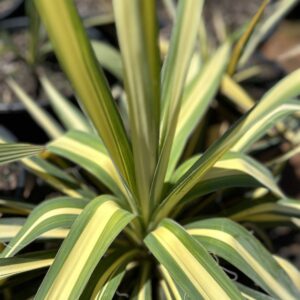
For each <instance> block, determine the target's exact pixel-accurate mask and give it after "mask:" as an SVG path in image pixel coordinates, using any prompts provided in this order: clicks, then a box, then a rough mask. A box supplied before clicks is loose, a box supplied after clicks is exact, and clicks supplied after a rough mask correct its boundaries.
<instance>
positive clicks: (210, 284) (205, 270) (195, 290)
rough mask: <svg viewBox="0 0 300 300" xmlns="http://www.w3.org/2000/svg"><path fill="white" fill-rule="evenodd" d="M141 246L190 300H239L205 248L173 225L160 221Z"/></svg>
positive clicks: (229, 282) (238, 295)
mask: <svg viewBox="0 0 300 300" xmlns="http://www.w3.org/2000/svg"><path fill="white" fill-rule="evenodd" d="M145 243H146V245H147V247H148V248H149V249H150V251H151V252H152V253H153V254H154V256H155V257H156V258H157V259H158V261H159V262H160V263H161V264H162V265H163V266H164V267H165V268H166V269H167V270H168V272H170V274H171V276H172V277H173V279H174V280H175V282H176V283H177V284H178V285H179V286H180V287H181V288H182V289H183V290H184V291H185V292H186V293H187V295H188V296H189V297H191V298H192V299H202V298H204V299H224V300H225V299H228V300H229V299H231V300H233V299H242V296H241V294H240V293H239V291H238V290H237V288H236V287H235V286H234V284H233V283H232V282H231V281H230V279H229V278H228V277H227V276H226V275H225V273H224V272H223V270H222V269H221V268H220V267H219V266H218V265H217V264H216V262H215V261H214V260H213V258H212V257H211V256H210V255H209V253H208V252H207V251H206V250H205V248H204V247H203V246H202V245H201V244H200V243H197V242H196V240H194V239H193V238H192V237H191V236H190V235H189V234H188V233H187V232H186V231H185V230H184V229H183V228H181V227H180V226H179V225H178V224H176V223H175V222H173V221H171V220H164V221H162V222H161V223H160V225H159V227H158V228H157V229H156V230H154V231H153V232H151V233H150V234H149V235H148V236H147V237H146V239H145Z"/></svg>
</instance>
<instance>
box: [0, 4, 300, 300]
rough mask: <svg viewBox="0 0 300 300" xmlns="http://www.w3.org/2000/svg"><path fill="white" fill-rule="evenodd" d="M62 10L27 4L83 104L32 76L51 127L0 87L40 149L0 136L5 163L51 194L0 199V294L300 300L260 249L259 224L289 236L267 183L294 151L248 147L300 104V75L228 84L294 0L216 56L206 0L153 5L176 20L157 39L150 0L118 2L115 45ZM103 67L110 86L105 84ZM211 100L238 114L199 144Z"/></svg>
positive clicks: (291, 272)
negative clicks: (224, 101)
mask: <svg viewBox="0 0 300 300" xmlns="http://www.w3.org/2000/svg"><path fill="white" fill-rule="evenodd" d="M72 2H73V1H71V0H64V1H61V0H52V1H47V0H34V3H35V6H36V8H37V11H38V12H39V14H40V17H41V20H42V22H43V23H44V25H45V27H46V30H47V32H48V35H49V40H50V43H51V45H49V48H51V49H53V50H54V52H55V54H56V56H57V58H58V61H59V62H60V64H61V67H62V69H63V70H64V71H65V73H66V75H67V76H68V78H69V80H70V82H71V84H72V86H73V87H74V92H75V94H76V95H77V96H78V101H79V104H80V108H78V107H77V106H76V105H74V104H72V103H71V102H70V101H69V100H68V99H66V98H64V97H63V96H62V95H61V94H60V92H59V91H58V90H57V89H56V87H55V86H54V85H53V84H52V83H51V82H50V81H49V80H48V79H47V78H46V77H45V75H44V74H39V75H40V80H41V84H42V87H43V89H44V90H45V92H46V94H47V96H48V97H49V101H50V103H51V106H52V108H53V110H54V112H55V114H56V116H57V120H58V121H53V122H52V117H50V116H49V115H48V114H46V113H45V111H44V110H43V109H41V108H39V107H38V106H37V105H36V103H35V102H34V101H33V100H32V99H31V98H30V97H28V96H27V95H26V94H25V93H24V91H23V89H22V87H20V86H18V85H17V84H16V83H15V82H14V81H13V80H9V84H10V86H11V88H12V89H13V90H14V92H15V93H16V95H18V97H19V98H20V100H21V101H23V103H24V104H25V105H26V106H27V108H28V110H29V112H30V113H31V115H32V117H33V118H35V120H36V121H37V122H38V123H39V124H40V126H41V127H42V128H43V129H44V130H45V132H47V134H48V136H49V137H50V138H51V140H50V141H49V142H47V143H46V145H43V146H36V145H29V144H16V143H9V142H8V141H6V140H4V138H3V139H2V137H1V140H0V141H1V144H0V164H5V163H9V162H16V161H19V162H20V163H21V164H22V166H24V167H25V168H26V169H27V170H28V171H30V172H32V173H33V174H34V175H35V176H37V177H39V178H40V179H42V180H43V181H44V182H46V183H47V184H48V185H50V186H52V188H54V189H55V190H56V195H57V196H55V197H53V196H51V197H49V199H48V197H47V199H40V200H41V201H42V203H40V204H37V205H35V204H30V203H27V202H22V201H21V200H20V199H19V200H10V199H0V213H1V218H0V242H1V243H0V278H1V282H0V286H1V287H3V290H4V291H5V293H6V294H7V293H10V292H11V291H12V292H13V291H14V289H15V286H16V285H17V284H19V283H20V284H22V286H24V285H25V283H26V280H28V282H29V280H31V278H36V279H39V280H40V279H42V280H41V284H40V286H39V288H37V289H36V291H31V292H30V293H31V295H30V296H32V297H34V299H37V300H42V299H49V300H60V299H61V300H66V299H70V300H71V299H72V300H73V299H80V300H85V299H98V300H109V299H119V298H120V299H121V298H122V297H127V298H129V299H136V300H151V299H160V300H166V299H167V300H173V299H175V300H181V299H186V300H189V299H191V300H193V299H209V300H214V299H216V300H220V299H222V300H223V299H230V300H231V299H262V300H271V299H288V300H289V299H294V300H297V299H300V275H299V274H300V273H299V271H298V270H297V269H296V268H295V267H294V266H293V265H292V264H291V263H290V262H289V261H287V260H285V259H283V258H281V257H279V256H277V255H274V253H271V251H269V250H267V248H266V246H269V244H267V243H266V245H264V242H265V241H266V240H267V239H266V238H265V234H264V233H265V232H264V230H265V228H273V227H274V226H276V225H277V224H285V225H292V226H294V227H296V226H300V204H299V201H298V200H296V199H289V198H288V197H287V196H286V195H285V193H284V192H283V191H282V190H281V189H280V188H279V186H278V184H277V181H278V179H279V176H278V172H277V170H278V169H279V168H280V166H281V164H282V163H284V162H285V161H286V160H287V159H288V158H289V157H291V156H292V155H293V154H294V153H297V151H298V147H297V146H296V147H295V150H293V151H291V153H288V154H286V155H284V156H282V157H279V158H277V159H274V160H271V159H269V162H268V164H266V165H265V164H263V163H262V162H261V161H259V160H258V159H257V157H256V156H254V155H252V154H253V152H251V151H252V149H253V145H254V144H255V143H256V142H259V141H261V138H262V137H263V136H264V135H268V136H270V135H271V133H270V131H269V129H270V128H271V127H273V126H274V125H275V126H278V122H282V120H283V119H284V118H285V117H286V116H288V115H290V114H293V113H295V112H297V111H298V110H300V104H299V101H298V100H297V96H298V95H299V94H300V71H299V70H297V71H295V72H293V73H292V74H290V75H288V76H286V77H285V78H284V79H282V80H281V81H280V82H279V83H277V84H276V85H274V86H273V87H272V88H271V89H270V90H269V91H268V92H266V93H265V95H264V96H263V97H262V99H260V101H254V100H253V99H252V98H251V97H250V96H249V95H248V94H247V92H246V91H245V90H244V89H243V88H242V87H241V86H240V85H239V83H238V82H237V79H236V78H238V77H239V76H240V77H243V76H245V74H244V75H243V74H242V75H243V76H242V75H241V74H235V72H236V70H238V68H239V67H240V66H241V65H243V62H244V60H245V57H249V55H250V54H251V53H252V50H251V49H253V45H255V43H257V42H256V41H257V40H260V39H261V34H262V33H261V34H260V33H259V31H257V28H258V27H257V26H261V28H263V30H264V31H265V30H267V29H268V28H270V27H271V25H274V24H275V23H276V22H277V20H278V18H279V16H282V15H283V14H284V13H285V12H286V11H287V10H288V9H289V8H290V7H291V6H292V5H293V4H294V3H295V1H294V0H291V1H290V0H289V1H286V2H287V3H286V4H285V3H281V4H280V5H279V6H278V11H277V12H276V14H275V16H274V17H271V18H270V21H269V23H268V22H266V21H264V16H263V12H264V11H265V8H266V5H267V3H268V1H263V2H262V6H261V8H260V9H259V11H258V12H257V13H256V14H255V16H254V17H253V19H252V21H250V23H249V24H248V26H246V27H245V28H246V30H245V31H244V32H241V34H240V35H236V36H234V37H233V38H231V39H229V40H227V41H225V42H224V43H223V44H222V45H220V46H219V48H218V49H217V50H216V51H210V48H209V47H208V45H205V44H204V45H203V42H204V43H205V42H206V41H207V37H206V36H205V35H206V33H205V26H204V23H203V19H202V18H201V10H202V7H203V3H204V1H202V0H193V1H192V0H190V1H186V0H179V1H176V3H175V1H169V0H166V1H164V4H165V5H166V7H167V8H168V12H169V14H170V16H171V17H172V22H173V29H172V32H171V39H170V41H167V42H166V41H164V42H160V41H159V24H158V22H157V16H156V10H157V9H156V4H157V3H156V1H154V0H149V1H148V0H147V1H144V0H113V9H114V17H113V18H112V16H109V20H110V21H112V20H113V21H114V22H115V25H116V29H117V35H118V41H119V49H116V48H114V47H113V46H111V45H109V44H107V43H105V42H98V41H92V42H90V41H89V40H88V38H87V34H86V32H85V29H84V24H83V23H82V21H81V19H80V17H79V15H78V13H77V11H76V8H75V6H74V4H73V3H72ZM94 21H95V19H94V20H93V19H91V20H86V22H85V23H86V24H87V23H90V22H94ZM90 24H91V23H90ZM257 24H258V25H257ZM199 41H200V42H201V43H200V44H201V45H200V47H199V45H198V42H199ZM236 41H237V42H236ZM166 45H167V47H165V46H166ZM159 46H160V47H159ZM232 49H233V50H232ZM99 63H100V64H99ZM100 65H101V66H102V67H103V68H105V69H106V70H107V71H108V72H110V73H111V74H112V75H113V76H115V78H116V79H117V80H118V85H120V86H117V87H114V88H112V90H110V87H109V84H108V81H107V80H106V78H105V75H104V72H103V71H102V67H101V66H100ZM248 71H249V70H248ZM245 72H247V70H245ZM235 75H239V76H235ZM220 93H221V94H223V95H225V96H226V97H227V98H228V99H229V100H230V101H231V102H232V103H233V104H234V105H235V107H236V108H237V110H238V112H242V113H244V112H246V113H245V114H244V115H243V116H242V117H241V118H240V119H239V120H238V121H237V122H236V123H234V124H232V126H231V127H229V129H228V130H227V132H225V134H223V135H222V136H221V137H220V138H218V139H217V140H216V141H215V142H214V143H212V144H211V146H209V147H207V148H206V149H203V147H202V148H201V149H200V148H198V145H196V144H197V140H198V139H200V140H201V139H202V138H203V137H204V136H205V135H206V134H205V131H206V129H207V131H209V129H210V128H208V127H207V120H208V118H207V117H206V116H207V114H206V113H207V112H211V111H213V110H211V108H216V107H217V106H218V105H219V104H220V103H218V100H219V94H220ZM117 98H118V101H115V99H117ZM117 104H119V105H117ZM81 108H82V110H81ZM60 123H61V124H62V126H61V125H60ZM208 125H209V124H208ZM64 129H65V130H66V132H65V131H64ZM34 156H35V157H34ZM269 167H270V169H268V168H269ZM274 170H275V171H276V172H274ZM29 200H30V198H29ZM43 200H45V201H43ZM2 215H3V216H2ZM244 225H246V226H244ZM261 225H262V226H261ZM295 225H296V226H295ZM248 226H249V227H250V228H251V229H253V230H254V233H255V234H252V233H250V231H249V230H248V229H247V227H248ZM256 234H257V236H259V237H262V239H261V241H260V240H259V239H257V238H256ZM49 246H51V249H53V250H51V251H49ZM36 248H37V249H38V250H39V251H33V250H32V249H36ZM40 249H43V250H42V251H41V250H40ZM234 274H236V276H235V277H236V278H233V275H234ZM25 275H26V276H25ZM244 276H246V277H248V279H249V280H248V281H245V280H243V278H244ZM245 282H247V286H246V285H245ZM28 286H29V284H28ZM6 294H5V295H6ZM34 294H35V295H34ZM1 296H2V295H1ZM1 296H0V297H1ZM13 296H14V295H12V297H13Z"/></svg>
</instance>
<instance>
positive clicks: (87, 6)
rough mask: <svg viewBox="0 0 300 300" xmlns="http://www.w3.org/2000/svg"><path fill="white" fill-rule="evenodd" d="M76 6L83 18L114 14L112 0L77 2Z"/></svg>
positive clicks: (76, 0)
mask: <svg viewBox="0 0 300 300" xmlns="http://www.w3.org/2000/svg"><path fill="white" fill-rule="evenodd" d="M75 4H76V6H77V8H78V11H79V13H80V15H81V16H83V17H90V16H95V15H99V14H103V13H111V12H112V1H111V0H97V1H95V0H75Z"/></svg>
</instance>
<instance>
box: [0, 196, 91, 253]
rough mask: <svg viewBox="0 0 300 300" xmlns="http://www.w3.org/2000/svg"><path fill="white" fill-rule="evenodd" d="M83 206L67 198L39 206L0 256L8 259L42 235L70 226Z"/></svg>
mask: <svg viewBox="0 0 300 300" xmlns="http://www.w3.org/2000/svg"><path fill="white" fill-rule="evenodd" d="M85 205H86V201H84V200H80V199H73V198H68V197H59V198H57V199H52V200H49V201H46V202H44V203H42V204H40V205H39V206H37V207H36V208H35V209H34V210H33V212H32V213H31V215H30V216H29V218H28V219H27V221H26V223H25V224H24V226H23V228H22V229H21V230H20V231H19V232H18V234H17V235H16V236H15V237H14V238H13V239H12V240H11V241H10V243H9V244H8V246H7V247H6V248H5V250H4V251H3V252H2V253H1V255H0V256H1V257H10V256H12V255H14V254H15V253H16V252H18V251H20V250H21V249H22V248H24V247H25V246H26V245H28V244H29V243H30V242H32V241H33V240H35V239H36V238H38V237H39V236H41V235H42V234H44V233H46V232H48V231H50V230H53V229H56V228H60V227H68V226H70V224H72V222H73V221H74V219H75V218H76V217H77V216H78V215H79V214H80V213H81V212H82V209H83V207H84V206H85Z"/></svg>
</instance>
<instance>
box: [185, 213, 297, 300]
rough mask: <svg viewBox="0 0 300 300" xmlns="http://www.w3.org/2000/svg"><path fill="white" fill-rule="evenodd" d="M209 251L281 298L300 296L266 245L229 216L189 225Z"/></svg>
mask: <svg viewBox="0 0 300 300" xmlns="http://www.w3.org/2000/svg"><path fill="white" fill-rule="evenodd" d="M187 228H188V229H187V231H188V233H189V234H191V235H193V236H195V237H196V238H197V240H198V241H199V242H200V243H201V244H202V245H204V247H206V248H207V249H208V251H210V252H212V253H214V254H216V255H217V256H220V257H222V258H223V259H225V260H227V261H229V262H230V263H231V264H232V265H234V266H235V267H237V268H238V269H239V270H241V271H242V272H243V273H244V274H246V275H247V276H249V277H250V278H251V279H252V280H253V281H254V282H255V283H256V284H258V285H259V286H260V287H261V288H263V289H264V290H265V291H266V292H268V293H269V294H270V295H271V296H273V297H276V298H279V299H298V298H299V297H300V291H299V290H297V288H296V287H295V286H294V285H293V282H292V281H291V280H290V278H289V277H288V276H287V274H286V273H285V271H284V270H283V269H282V268H281V267H280V266H279V264H278V263H277V262H276V261H275V259H274V258H273V257H272V255H271V254H270V253H269V251H267V250H266V249H265V248H264V247H263V246H262V244H260V242H259V241H258V240H257V239H256V238H255V237H254V236H253V235H252V234H251V233H250V232H248V231H247V230H245V229H244V228H243V227H242V226H240V225H238V224H237V223H234V222H232V221H230V220H229V219H208V220H204V221H199V222H195V223H192V224H189V225H188V226H187Z"/></svg>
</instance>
